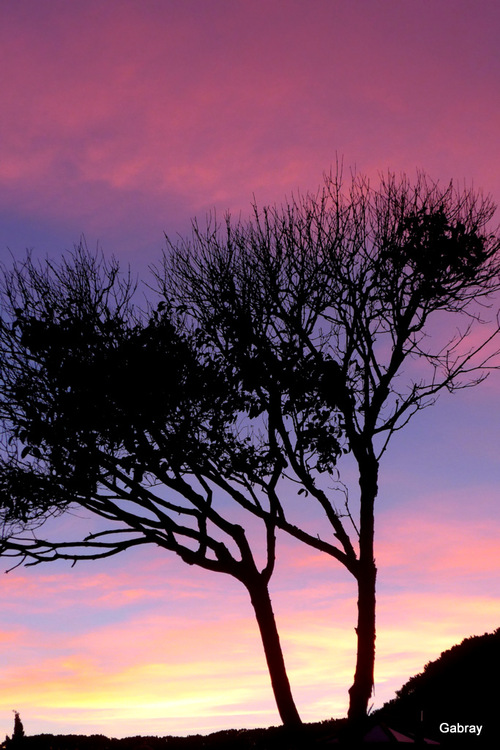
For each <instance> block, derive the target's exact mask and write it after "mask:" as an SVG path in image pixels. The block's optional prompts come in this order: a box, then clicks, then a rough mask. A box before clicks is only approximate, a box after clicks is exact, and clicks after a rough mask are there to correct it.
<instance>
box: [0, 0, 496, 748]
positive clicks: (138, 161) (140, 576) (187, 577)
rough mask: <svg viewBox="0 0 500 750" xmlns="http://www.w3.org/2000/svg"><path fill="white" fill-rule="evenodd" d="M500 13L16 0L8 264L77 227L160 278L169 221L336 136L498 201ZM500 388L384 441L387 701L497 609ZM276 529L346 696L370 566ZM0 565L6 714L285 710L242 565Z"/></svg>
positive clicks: (297, 659)
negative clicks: (316, 550)
mask: <svg viewBox="0 0 500 750" xmlns="http://www.w3.org/2000/svg"><path fill="white" fill-rule="evenodd" d="M499 34H500V6H499V4H498V2H497V1H496V0H482V2H480V3H478V2H476V1H472V0H415V1H414V2H411V3H410V2H401V0H349V2H344V1H341V0H315V1H314V2H306V1H305V0H280V1H277V0H252V2H250V1H247V2H242V1H241V0H214V1H213V2H210V3H208V2H202V0H186V1H185V2H182V3H181V2H176V1H174V0H164V2H160V1H159V0H140V2H139V1H138V0H137V1H136V0H120V1H119V2H118V0H107V1H106V2H96V1H95V0H86V1H85V2H83V1H82V0H72V2H71V3H68V2H66V1H63V0H51V2H50V3H48V2H47V3H43V2H40V1H39V0H17V2H16V3H9V4H3V6H2V9H1V10H0V56H1V58H2V60H1V70H2V83H1V86H2V114H1V118H0V260H2V261H3V262H6V263H9V262H10V260H9V259H10V255H9V250H10V252H12V253H13V254H14V256H15V257H22V255H23V253H24V251H25V249H26V248H27V247H32V248H34V250H35V252H36V253H37V254H40V255H45V254H46V253H49V254H50V255H51V256H52V257H57V256H58V255H59V254H60V252H61V251H63V250H65V249H68V248H69V249H71V247H72V246H73V244H74V243H77V242H78V241H79V239H80V236H81V235H82V234H85V236H86V238H87V242H88V245H89V247H91V248H92V247H95V245H96V244H97V243H100V245H101V246H102V248H103V250H104V252H105V253H106V254H110V255H111V254H114V255H115V256H116V257H117V258H119V259H120V260H121V261H122V262H123V263H124V264H125V265H126V264H127V263H130V264H131V265H132V268H133V270H135V271H136V272H137V273H139V274H140V275H141V276H144V275H145V273H146V269H147V266H148V264H150V263H152V262H155V261H156V260H158V258H159V255H160V253H161V250H162V249H163V247H164V239H163V233H164V232H167V233H168V234H169V235H171V236H175V235H176V234H178V233H180V234H184V233H186V232H187V231H188V230H189V223H190V219H191V218H192V217H194V216H198V217H199V218H200V219H201V220H202V221H203V220H204V217H205V215H206V214H207V212H209V211H212V210H214V209H216V210H217V212H218V213H219V215H222V214H223V213H224V211H226V210H228V209H229V210H230V211H231V212H233V213H234V214H239V213H240V212H241V213H242V214H243V215H245V213H247V212H248V210H249V206H250V204H251V202H252V199H253V198H252V197H253V196H255V198H256V200H257V201H258V202H259V203H260V204H262V203H266V202H278V203H279V202H280V201H281V200H282V199H283V198H284V196H285V195H290V193H291V192H292V191H297V190H299V189H300V190H301V191H303V192H305V191H307V190H312V191H314V190H316V189H317V187H318V186H319V185H320V183H321V181H322V175H323V173H324V172H325V171H329V170H330V169H331V168H332V166H333V167H334V165H335V161H336V159H337V158H340V159H343V161H344V164H345V166H346V168H347V170H349V169H350V168H356V169H357V171H358V172H362V173H366V174H368V175H369V176H370V177H371V178H372V179H375V180H376V178H377V174H378V173H379V172H385V171H387V169H390V170H394V171H395V172H397V173H399V172H402V171H406V172H407V173H408V174H409V175H410V176H413V175H414V174H415V171H416V169H417V168H419V169H424V170H425V171H426V172H427V173H428V174H429V175H430V176H431V177H432V178H434V179H436V180H440V181H442V182H447V181H448V180H449V179H450V178H451V177H453V178H455V179H457V180H458V181H459V182H460V183H463V182H464V181H465V182H466V183H467V184H468V185H471V184H473V185H474V186H476V187H478V188H482V189H483V190H484V191H485V192H486V193H492V195H493V197H494V198H495V199H496V200H500V170H499V168H498V167H499V146H498V143H499V140H498V133H499V132H500V101H499V92H500V88H499V85H498V83H499V80H500V53H499V51H498V38H499ZM499 393H500V379H499V377H498V374H494V375H492V376H491V378H490V380H489V381H488V382H487V383H485V384H483V386H481V388H479V389H476V390H471V391H464V392H462V393H459V394H458V395H455V396H453V397H443V399H442V400H440V402H439V403H438V404H437V405H436V406H435V407H433V408H432V409H429V410H426V411H424V412H423V413H422V414H420V415H419V416H417V417H416V419H415V421H414V422H413V423H412V424H410V425H409V426H408V428H407V429H406V430H405V431H404V432H401V433H400V434H399V435H398V436H397V437H396V438H395V441H394V444H393V445H392V446H391V449H390V450H389V452H388V454H387V456H386V458H385V461H384V463H383V466H382V477H381V496H380V502H379V516H378V529H377V533H378V554H377V561H378V564H379V569H380V577H379V581H380V583H379V616H378V627H379V635H378V641H377V643H378V664H377V686H376V695H375V703H376V705H380V704H381V703H382V702H383V701H384V700H386V699H388V698H390V697H392V696H393V694H394V690H395V689H397V688H398V687H400V686H401V684H402V683H403V682H404V681H405V680H406V679H407V678H408V677H409V676H410V675H411V674H413V673H415V672H417V671H420V670H421V669H422V668H423V666H424V664H425V663H426V662H427V661H428V660H430V659H433V658H436V657H437V656H438V655H439V653H440V652H441V651H442V650H443V649H445V648H448V647H450V646H451V645H453V644H454V643H456V642H458V641H460V640H462V638H464V637H466V636H468V635H472V634H478V633H483V632H485V631H491V630H493V629H494V628H496V627H498V625H499V624H500V622H499V619H500V607H499V593H500V592H499V584H498V564H499V562H500V555H499V547H498V538H499V531H500V529H499V526H500V513H499V510H498V507H499V506H498V496H499V489H500V472H499V462H498V446H499V445H500V434H499V432H500V430H499V424H500V419H499V417H500V413H499ZM346 477H347V479H348V480H349V479H350V477H349V470H347V473H346ZM60 523H61V524H62V527H61V530H62V532H64V533H68V534H69V533H71V527H72V524H73V523H75V524H76V523H81V521H78V519H66V520H64V521H61V522H60ZM89 523H90V521H89ZM280 551H281V556H280V558H279V565H278V570H277V574H276V576H275V578H274V579H273V581H272V593H273V602H274V604H275V609H276V614H277V617H278V622H279V625H280V628H281V633H282V638H283V642H284V647H285V653H286V657H287V662H288V664H289V669H290V679H291V682H292V687H293V689H294V693H295V695H296V700H297V703H298V707H299V710H300V711H301V714H302V716H303V718H304V719H305V720H316V719H323V718H328V717H330V716H341V715H343V714H344V713H345V710H346V705H347V692H346V691H347V688H348V686H349V685H350V682H351V679H352V674H353V664H354V631H353V627H354V609H355V592H354V588H353V586H352V583H351V581H350V580H349V579H348V578H347V577H346V576H345V575H344V573H343V571H342V570H341V569H340V567H339V566H336V565H334V564H333V562H331V561H330V560H328V559H326V558H325V559H323V558H322V557H320V556H318V555H315V554H313V553H311V551H309V550H307V549H305V548H302V547H299V546H296V545H293V544H292V543H291V542H290V541H287V540H286V539H283V540H281V546H280ZM3 587H4V593H3V599H2V602H3V605H2V618H1V620H0V648H1V650H2V659H1V663H2V665H3V666H2V669H1V670H0V729H1V731H0V734H2V732H3V734H6V733H11V731H12V725H13V714H12V713H11V710H12V709H16V710H18V711H20V713H21V718H22V719H23V721H24V724H25V729H26V731H27V732H28V733H30V734H34V733H36V732H41V731H45V732H54V733H58V732H68V733H69V732H73V733H78V732H83V733H87V734H90V733H93V732H103V733H105V734H108V735H112V736H123V735H132V734H167V733H171V734H187V733H194V732H198V731H201V732H204V731H211V730H215V729H220V728H229V727H241V726H262V725H268V724H272V723H274V724H276V723H279V719H278V716H277V713H276V711H275V708H274V704H273V699H272V694H271V690H270V687H269V684H268V682H269V681H268V677H267V674H266V669H265V664H264V659H263V656H262V653H261V647H260V643H259V640H258V636H257V632H256V625H255V623H254V621H253V618H252V616H251V612H250V605H249V602H248V600H247V596H246V593H245V591H244V590H243V588H242V587H241V586H238V584H237V583H236V582H234V581H232V579H229V578H228V579H227V580H226V578H225V577H221V576H216V575H215V574H213V575H210V574H208V573H203V572H201V571H196V570H191V569H188V568H185V567H184V566H183V565H182V564H181V563H180V562H178V561H177V560H176V559H175V558H173V557H170V556H169V555H168V554H167V553H165V552H155V551H153V550H143V551H141V552H140V553H139V552H135V553H134V554H132V553H130V554H127V555H124V556H123V557H117V558H116V559H114V560H111V561H108V562H107V563H94V564H88V565H85V564H81V565H78V566H77V567H76V569H73V570H70V569H69V567H68V566H45V567H43V568H42V567H38V568H35V569H33V568H32V569H29V570H25V569H17V570H16V571H14V572H12V573H10V574H9V575H8V576H4V578H3Z"/></svg>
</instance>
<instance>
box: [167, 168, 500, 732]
mask: <svg viewBox="0 0 500 750" xmlns="http://www.w3.org/2000/svg"><path fill="white" fill-rule="evenodd" d="M494 210H495V207H494V205H493V204H492V202H491V200H490V199H489V198H483V197H482V195H481V194H480V193H477V192H475V191H473V190H468V189H463V190H460V189H457V188H456V187H455V185H454V184H453V183H452V182H451V183H450V184H449V185H446V186H444V187H441V186H440V185H438V184H435V183H433V182H432V181H431V180H429V179H428V178H427V177H426V176H425V175H424V174H419V175H418V176H417V179H416V181H415V182H413V183H412V182H411V181H410V180H409V179H408V178H407V177H405V176H403V177H402V178H401V179H397V178H396V177H395V176H394V175H391V174H389V175H388V176H387V177H382V178H381V181H380V185H379V186H378V187H376V188H375V187H373V186H372V185H371V184H370V183H369V181H368V180H367V179H365V178H363V177H357V176H354V177H353V178H352V180H351V183H350V184H349V185H348V186H347V190H345V191H344V186H343V181H342V176H341V175H340V174H338V175H337V176H335V177H334V176H332V175H329V176H327V177H326V179H325V185H324V187H323V189H322V190H321V191H319V192H318V193H317V194H316V195H306V196H305V197H300V196H299V197H298V198H297V199H292V200H290V201H288V202H286V203H285V204H284V205H282V206H281V207H276V206H275V207H266V208H264V209H263V210H259V209H258V208H257V207H256V206H255V207H254V213H253V216H252V218H251V219H250V220H248V221H243V220H239V221H236V222H233V221H232V220H231V217H230V216H227V217H226V221H225V222H224V223H223V224H219V223H218V222H217V221H215V220H214V219H209V220H208V222H207V226H206V227H205V228H200V226H199V225H198V224H197V223H196V222H195V223H194V224H193V231H192V235H191V237H189V238H186V239H183V240H181V241H178V242H175V243H173V242H171V241H169V240H168V237H167V243H168V247H167V252H166V253H165V254H164V259H163V264H162V266H161V267H160V268H158V269H157V270H156V276H157V281H158V288H159V291H160V293H161V294H163V295H164V297H165V299H166V300H169V303H170V304H175V305H176V309H177V311H178V313H179V315H182V316H183V325H184V327H185V329H186V330H190V331H193V332H195V331H196V332H197V333H198V335H199V336H203V341H204V347H205V352H206V353H207V354H208V355H209V356H210V357H211V358H212V360H213V361H216V362H217V363H218V365H219V367H221V368H226V370H227V372H228V373H230V376H231V377H232V378H233V379H234V380H236V381H237V383H238V389H239V392H240V394H241V396H242V398H243V404H244V409H245V412H244V413H245V417H246V420H247V424H248V425H249V429H250V430H253V433H252V434H253V435H254V436H255V435H257V434H260V435H261V441H262V449H263V448H264V446H267V447H268V449H269V450H271V449H272V451H273V453H275V454H279V455H281V457H282V466H283V469H282V471H281V475H280V478H281V479H283V478H288V479H290V480H292V481H293V482H295V483H297V484H298V486H299V487H300V489H299V493H300V494H301V495H302V497H303V502H304V510H305V511H306V509H307V508H308V507H309V504H310V503H313V502H315V503H318V504H319V506H320V507H321V509H322V510H323V512H324V516H325V525H324V529H322V530H321V531H322V534H321V537H322V538H320V537H319V535H315V534H314V533H310V532H308V531H306V528H305V526H303V525H300V523H299V524H298V525H297V524H294V523H293V522H292V521H291V520H290V518H291V512H292V511H291V510H290V509H289V508H288V507H287V502H286V498H287V492H286V489H283V484H280V483H273V484H272V485H268V484H266V481H265V480H263V479H262V477H260V476H258V477H254V478H253V481H255V482H256V483H257V484H258V485H259V487H260V489H261V491H262V493H263V495H264V496H265V497H266V498H267V502H268V504H267V505H265V504H264V503H263V502H262V501H261V500H260V499H259V501H258V502H257V501H253V500H252V497H251V496H249V495H248V494H246V495H244V496H242V497H240V498H238V501H239V502H240V503H241V504H242V505H243V506H244V507H245V508H246V509H248V510H250V511H251V512H254V513H255V514H256V515H257V516H259V517H260V518H267V517H269V516H270V517H272V518H273V519H275V521H276V525H277V526H278V528H280V529H282V530H284V531H286V532H287V533H289V534H291V535H293V536H294V537H296V538H297V539H300V540H302V541H303V542H305V543H306V544H309V545H311V546H313V547H315V548H317V549H321V550H323V551H324V552H326V553H328V554H330V555H331V556H333V557H334V558H335V559H337V560H338V561H339V562H341V563H342V564H343V565H344V566H345V567H346V568H347V569H348V570H349V571H350V573H351V574H352V575H353V576H354V578H355V580H356V585H357V592H358V603H357V604H358V619H357V627H356V633H357V661H356V669H355V676H354V682H353V685H352V687H351V688H350V691H349V693H350V706H349V717H350V718H351V719H360V718H362V717H364V716H365V715H366V711H367V706H368V702H369V699H370V696H371V692H372V688H373V679H374V659H375V636H376V630H375V614H376V574H377V570H376V563H375V550H374V532H375V501H376V499H377V495H378V475H379V467H380V461H381V458H382V456H383V454H384V452H385V451H386V449H387V446H388V443H389V441H390V439H391V438H392V437H393V436H394V435H395V434H396V433H397V432H398V431H399V430H400V429H402V428H403V427H404V426H405V425H406V424H407V423H408V422H409V420H410V419H411V418H412V416H413V415H414V414H415V413H417V412H419V411H421V410H422V409H424V408H425V407H427V406H429V405H431V404H433V403H434V401H435V400H436V398H437V396H438V394H439V393H440V392H442V391H448V392H454V391H457V390H459V389H461V388H465V387H469V386H473V385H476V384H478V383H480V382H481V381H482V380H483V379H484V377H486V375H487V373H488V371H489V369H490V368H491V366H493V365H494V363H495V362H496V361H497V360H495V356H496V355H497V354H498V350H495V349H494V343H495V341H496V337H497V335H498V333H499V318H498V314H496V315H495V314H494V315H493V316H492V317H491V319H488V318H487V316H488V311H489V305H491V304H493V303H494V301H495V295H497V294H498V291H499V289H500V278H499V268H500V257H499V252H498V250H499V244H500V243H499V240H498V234H495V232H493V231H491V229H490V228H489V223H490V220H491V218H492V215H493V213H494ZM497 299H498V298H497ZM488 320H489V327H488V326H487V325H486V323H487V321H488ZM481 326H483V330H481ZM403 365H404V366H405V369H404V370H403ZM252 425H253V427H252ZM347 452H349V453H350V454H351V456H352V457H353V458H354V460H355V462H356V466H357V472H358V480H359V496H358V498H357V508H358V510H357V513H354V511H352V510H351V506H350V505H349V497H348V494H347V488H346V487H345V486H344V485H343V484H342V482H341V481H340V479H341V475H340V474H339V473H338V472H339V466H340V467H341V460H342V456H343V455H344V454H345V453H347ZM332 479H333V480H336V487H335V490H336V491H335V492H332V491H331V490H329V489H328V487H331V485H332ZM326 480H328V481H326ZM338 490H340V491H341V492H343V493H344V496H345V505H344V507H341V508H340V509H339V507H337V505H336V502H335V500H336V498H338V497H339V495H338ZM355 516H356V517H355ZM325 536H326V538H325ZM328 536H330V539H329V538H328Z"/></svg>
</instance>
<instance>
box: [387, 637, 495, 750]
mask: <svg viewBox="0 0 500 750" xmlns="http://www.w3.org/2000/svg"><path fill="white" fill-rule="evenodd" d="M499 673H500V628H498V629H497V630H495V631H494V632H493V633H485V634H484V635H481V636H472V637H470V638H465V639H464V640H463V641H462V643H460V644H458V645H456V646H453V647H452V648H450V649H448V650H447V651H443V653H442V654H441V655H440V657H439V658H438V659H436V660H435V661H431V662H429V663H428V664H426V665H425V668H424V670H423V672H421V673H419V674H417V675H415V676H414V677H411V678H410V679H409V680H408V682H406V683H405V684H404V685H403V687H402V688H401V689H400V690H397V691H396V696H397V697H396V698H394V699H393V700H392V701H390V702H389V703H386V704H385V705H384V706H383V707H382V708H381V709H380V711H378V712H377V714H376V715H377V717H379V718H380V720H383V721H386V722H387V723H388V724H390V725H394V726H396V727H400V728H401V729H402V730H403V729H404V728H406V729H412V728H414V727H416V726H418V724H419V723H420V715H421V712H423V728H424V732H425V733H427V734H428V736H430V737H432V738H434V739H438V740H439V741H440V742H442V743H443V744H453V745H454V746H456V745H457V742H458V735H457V734H449V733H448V734H443V733H442V732H440V729H439V726H440V724H441V723H442V722H447V723H448V724H450V725H451V724H461V725H462V726H463V725H466V724H467V725H470V724H476V725H478V724H479V725H482V726H483V729H482V732H481V735H480V738H475V737H472V736H471V735H469V736H464V737H463V738H462V739H463V741H464V743H465V742H466V743H468V744H469V745H471V743H474V744H477V741H478V740H479V741H480V742H486V743H488V742H489V743H490V744H491V743H492V742H493V738H494V736H495V735H496V733H497V731H498V729H497V727H496V724H497V722H498V703H499V695H500V691H499V688H498V679H499V678H498V675H499ZM464 734H465V733H464ZM496 744H497V743H495V746H496ZM491 746H492V747H493V746H494V745H493V744H491Z"/></svg>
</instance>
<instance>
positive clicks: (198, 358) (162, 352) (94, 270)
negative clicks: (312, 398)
mask: <svg viewBox="0 0 500 750" xmlns="http://www.w3.org/2000/svg"><path fill="white" fill-rule="evenodd" d="M133 293H134V285H133V284H132V282H131V280H130V277H123V276H122V275H120V273H119V269H118V265H117V263H116V262H115V261H112V262H111V263H106V261H105V260H104V259H103V258H102V257H99V256H92V255H90V254H89V253H88V252H87V251H86V250H85V248H84V247H82V246H80V247H79V248H77V249H76V251H75V253H74V254H73V255H72V256H71V257H65V258H64V259H63V261H62V262H61V263H60V264H59V265H57V264H54V263H51V262H49V261H47V262H45V263H36V262H35V261H34V260H33V259H32V257H31V256H30V255H28V257H27V259H26V261H25V262H24V263H22V264H15V265H14V267H13V269H11V270H10V271H6V272H5V274H4V281H3V289H2V303H3V304H2V312H3V317H2V323H1V326H0V349H1V363H0V415H1V418H2V435H3V444H2V454H1V462H0V491H1V503H2V508H3V511H4V518H5V519H6V521H7V522H13V523H15V522H16V520H17V519H19V518H24V517H28V516H30V515H31V514H35V515H36V513H37V512H38V511H40V510H43V512H44V513H56V512H62V511H64V510H67V509H69V508H71V507H74V506H75V505H76V506H80V507H83V508H85V509H87V510H90V511H92V512H93V513H95V514H97V515H98V516H100V517H101V518H102V519H105V520H106V522H107V524H108V526H109V528H107V529H106V530H104V531H101V532H99V533H94V534H92V535H89V536H86V537H85V536H84V535H82V536H83V538H81V539H77V540H72V541H68V540H64V541H60V542H57V541H54V540H42V539H41V538H40V537H39V536H36V535H35V534H34V533H33V534H31V535H30V534H28V535H24V536H23V535H22V534H21V535H19V534H17V535H11V536H10V538H9V539H6V540H4V542H3V552H4V554H5V555H11V556H12V555H13V556H17V557H19V558H20V560H21V562H22V561H30V562H31V564H36V563H38V562H42V561H48V560H55V559H68V560H81V559H97V558H104V557H107V556H109V555H114V554H117V553H118V552H120V551H122V550H125V549H128V548H130V547H133V546H137V545H142V544H155V545H158V546H160V547H162V548H164V549H166V550H170V551H172V552H175V553H176V554H177V555H178V556H179V557H180V558H181V559H182V560H184V561H185V562H186V563H187V564H189V565H198V566H200V567H202V568H205V569H207V570H211V571H218V572H223V573H226V574H228V575H231V576H233V577H234V578H236V579H237V580H239V581H241V582H242V583H243V585H244V586H245V587H246V589H247V590H248V592H249V595H250V599H251V602H252V605H253V608H254V611H255V615H256V618H257V622H258V626H259V630H260V634H261V638H262V642H263V646H264V651H265V655H266V660H267V664H268V668H269V672H270V677H271V682H272V686H273V690H274V695H275V698H276V702H277V706H278V710H279V712H280V715H281V718H282V720H283V722H284V723H285V724H287V725H290V726H296V725H298V724H300V718H299V715H298V713H297V709H296V707H295V705H294V701H293V698H292V694H291V690H290V685H289V682H288V678H287V674H286V670H285V664H284V660H283V654H282V651H281V646H280V640H279V636H278V630H277V627H276V622H275V618H274V614H273V609H272V605H271V599H270V595H269V589H268V584H269V580H270V577H271V575H272V572H273V568H274V563H275V546H276V525H275V522H274V520H273V518H272V516H271V515H267V516H266V518H265V519H264V522H263V523H262V531H263V535H264V542H265V553H264V563H263V564H261V565H260V566H259V563H258V560H257V558H256V556H255V555H254V553H253V552H252V549H251V546H250V542H249V539H248V536H247V533H246V532H245V529H244V528H243V526H242V525H241V523H240V522H239V520H238V519H234V514H232V515H233V518H232V516H231V513H230V512H227V511H228V502H227V490H228V489H230V484H229V483H228V480H227V478H226V477H227V476H230V475H231V474H232V473H234V471H235V469H234V467H235V466H237V465H239V464H242V465H245V466H251V467H253V470H254V471H255V472H265V473H267V474H270V475H271V479H270V482H272V481H275V480H274V479H273V476H277V475H278V473H279V468H280V463H279V461H280V456H277V457H275V456H274V455H273V454H272V453H271V452H270V451H265V452H263V451H262V452H260V453H259V451H258V450H257V449H256V448H255V447H254V446H252V445H251V444H247V443H246V441H245V440H240V439H239V437H238V433H237V431H235V427H234V424H235V420H236V419H237V415H238V414H239V412H240V411H241V409H242V406H241V403H240V401H241V398H240V396H239V395H238V393H237V392H236V391H235V392H234V393H233V392H232V391H231V390H230V389H228V387H227V383H226V381H225V378H224V377H223V374H222V375H221V373H220V372H219V370H218V369H217V367H216V366H215V364H214V363H212V362H211V360H210V359H209V358H207V357H205V356H204V355H203V352H202V350H201V349H200V348H199V347H198V350H196V349H194V344H195V342H194V341H193V340H192V339H190V337H189V336H188V335H187V334H181V333H179V332H177V331H176V329H175V325H174V323H175V321H173V320H172V318H171V315H170V314H169V311H168V309H167V306H166V305H164V304H162V305H160V306H159V309H157V310H155V309H152V308H149V309H147V310H145V311H143V312H140V311H138V310H137V309H135V308H134V306H133V304H132V297H133ZM214 472H215V473H216V479H217V480H218V481H217V483H216V485H215V489H216V490H217V491H214V484H213V483H212V482H211V479H213V476H214ZM235 491H236V490H235ZM233 505H234V503H232V505H231V506H230V509H231V508H232V506H233ZM240 515H241V514H240ZM37 533H38V532H37Z"/></svg>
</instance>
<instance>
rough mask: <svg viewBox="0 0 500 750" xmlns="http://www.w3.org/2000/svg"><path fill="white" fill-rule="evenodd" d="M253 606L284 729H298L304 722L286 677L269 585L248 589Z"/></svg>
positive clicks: (260, 583)
mask: <svg viewBox="0 0 500 750" xmlns="http://www.w3.org/2000/svg"><path fill="white" fill-rule="evenodd" d="M248 590H249V593H250V598H251V600H252V605H253V608H254V611H255V616H256V618H257V623H258V625H259V630H260V635H261V638H262V643H263V646H264V652H265V654H266V661H267V666H268V669H269V675H270V677H271V684H272V687H273V692H274V697H275V699H276V704H277V706H278V711H279V714H280V716H281V720H282V722H283V725H284V726H286V727H298V726H301V724H302V722H301V719H300V716H299V713H298V711H297V708H296V706H295V703H294V700H293V696H292V691H291V688H290V683H289V681H288V676H287V673H286V667H285V660H284V658H283V652H282V650H281V644H280V639H279V634H278V628H277V627H276V620H275V617H274V612H273V608H272V604H271V598H270V596H269V590H268V587H267V584H266V583H265V582H263V581H258V583H257V584H252V586H251V587H250V586H249V587H248Z"/></svg>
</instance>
